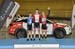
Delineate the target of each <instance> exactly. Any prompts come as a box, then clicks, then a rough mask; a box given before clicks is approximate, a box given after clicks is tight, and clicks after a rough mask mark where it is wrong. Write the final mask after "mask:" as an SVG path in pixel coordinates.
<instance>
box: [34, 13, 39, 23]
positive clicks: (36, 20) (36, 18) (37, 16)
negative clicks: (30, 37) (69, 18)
mask: <svg viewBox="0 0 75 49" xmlns="http://www.w3.org/2000/svg"><path fill="white" fill-rule="evenodd" d="M34 22H35V23H39V22H40V14H34Z"/></svg>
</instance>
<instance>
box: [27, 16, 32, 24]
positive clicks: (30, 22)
mask: <svg viewBox="0 0 75 49" xmlns="http://www.w3.org/2000/svg"><path fill="white" fill-rule="evenodd" d="M27 23H28V24H29V25H31V24H32V17H28V19H27Z"/></svg>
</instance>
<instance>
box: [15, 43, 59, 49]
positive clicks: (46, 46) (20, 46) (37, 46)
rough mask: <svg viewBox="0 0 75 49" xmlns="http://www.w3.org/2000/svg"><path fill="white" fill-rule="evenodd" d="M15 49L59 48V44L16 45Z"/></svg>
mask: <svg viewBox="0 0 75 49" xmlns="http://www.w3.org/2000/svg"><path fill="white" fill-rule="evenodd" d="M14 48H59V44H15V45H14Z"/></svg>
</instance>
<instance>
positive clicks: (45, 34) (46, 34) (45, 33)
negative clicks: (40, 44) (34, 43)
mask: <svg viewBox="0 0 75 49" xmlns="http://www.w3.org/2000/svg"><path fill="white" fill-rule="evenodd" d="M45 38H47V30H45Z"/></svg>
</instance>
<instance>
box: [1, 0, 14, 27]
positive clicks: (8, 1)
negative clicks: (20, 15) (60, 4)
mask: <svg viewBox="0 0 75 49" xmlns="http://www.w3.org/2000/svg"><path fill="white" fill-rule="evenodd" d="M14 5H15V3H14V2H13V0H4V2H3V3H2V5H1V8H0V28H1V27H2V26H3V24H4V22H6V19H7V17H8V16H9V14H10V12H11V10H12V9H13V7H14Z"/></svg>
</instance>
